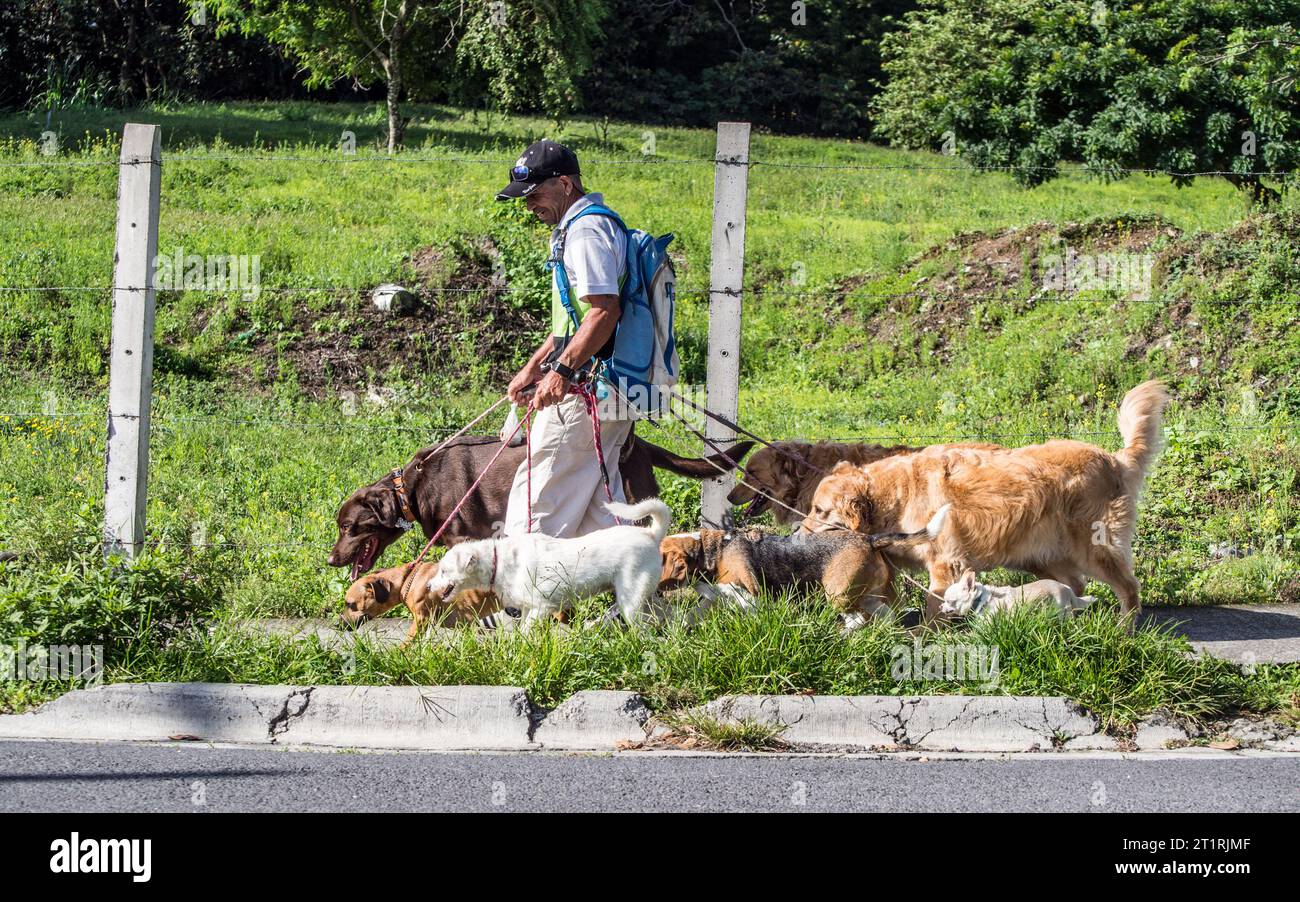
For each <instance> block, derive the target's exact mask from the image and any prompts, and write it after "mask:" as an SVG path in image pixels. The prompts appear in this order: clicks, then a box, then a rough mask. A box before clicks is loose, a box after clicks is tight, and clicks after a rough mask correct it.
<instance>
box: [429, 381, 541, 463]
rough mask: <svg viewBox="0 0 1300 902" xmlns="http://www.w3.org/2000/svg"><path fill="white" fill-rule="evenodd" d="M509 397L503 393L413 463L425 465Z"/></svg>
mask: <svg viewBox="0 0 1300 902" xmlns="http://www.w3.org/2000/svg"><path fill="white" fill-rule="evenodd" d="M509 399H510V396H509V395H508V394H507V395H502V396H501V397H500V398H497V400H496V403H494V404H493V405H492V406H491V407H489V408H488V409H487V410H485V411H483V412H482V413H480V414H479V415H478V416H476V417H475V418H474V419H472V420H470V421H469V422H468V423H466V424H465V425H464V426H462V427H461V428H460V429H458V430H457V431H456V432H454V433H452V434H451V435H449V436H447V438H445V439H443V440H442V443H441V444H439V445H438V447H436V448H434V449H433V450H432V451H430V452H429V453H428V454H425V455H423V456H422V457H417V458H416V459H415V460H413V461H412V463H413V464H415V465H416V466H423V465H424V464H425V463H426V462H427V461H428V460H429V458H431V457H433V455H435V454H437V453H438V452H439V451H441V450H443V449H444V448H446V447H447V446H448V445H450V444H451V443H452V442H454V441H455V440H456V439H458V438H460V437H461V436H462V435H464V434H465V433H466V432H469V430H470V429H472V428H473V427H474V426H475V425H476V424H478V423H479V422H481V421H482V419H483V418H484V417H486V416H487V415H488V414H490V413H491V412H492V411H494V410H496V409H497V408H498V407H500V406H501V405H502V404H503V403H505V402H506V401H508V400H509ZM516 431H518V430H516Z"/></svg>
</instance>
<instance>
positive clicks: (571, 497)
mask: <svg viewBox="0 0 1300 902" xmlns="http://www.w3.org/2000/svg"><path fill="white" fill-rule="evenodd" d="M517 198H523V199H524V203H525V204H527V206H528V210H529V212H531V213H533V214H534V215H536V216H537V218H538V219H540V220H541V221H542V222H544V223H546V224H547V225H549V226H552V227H553V228H554V232H553V233H552V235H551V260H552V261H553V263H554V271H553V276H552V279H551V334H550V335H549V336H548V337H547V338H546V340H545V341H543V342H542V343H541V346H540V347H538V349H537V351H536V352H534V354H533V356H532V357H531V358H530V359H529V361H528V363H527V364H525V365H524V367H523V369H521V370H520V371H519V373H518V374H517V375H516V376H515V377H514V379H512V380H511V381H510V386H509V388H508V389H507V393H508V394H509V396H510V400H511V401H512V402H514V403H515V404H519V405H522V404H525V403H526V404H528V405H529V406H530V407H531V408H532V410H533V411H534V412H535V415H534V416H533V422H532V431H531V436H530V442H531V445H532V448H531V451H532V467H533V469H532V494H533V497H532V517H533V521H532V531H533V532H540V533H542V534H544V535H548V536H556V537H571V536H580V535H585V534H586V533H588V532H591V531H593V530H596V529H604V528H606V527H609V526H614V525H615V524H616V522H617V521H616V520H615V518H614V517H613V515H612V514H610V513H609V512H608V511H606V510H605V501H606V497H605V485H606V482H605V479H604V478H603V477H602V475H601V472H600V465H599V464H598V463H597V459H596V448H595V439H594V435H593V429H592V422H591V419H590V417H589V416H588V415H587V407H586V402H585V401H584V399H583V398H582V397H581V396H580V395H577V394H572V393H570V388H571V387H572V386H573V385H574V384H575V382H577V381H579V380H581V379H582V377H583V376H584V375H586V373H588V372H590V370H591V369H592V368H593V366H594V365H595V362H596V361H597V360H608V359H609V357H610V355H611V354H612V352H613V349H614V340H615V330H616V328H617V327H618V323H619V317H620V315H621V314H622V309H621V306H620V302H619V294H620V289H621V287H622V285H623V282H624V280H625V279H626V278H627V275H628V263H627V261H628V254H627V241H628V236H627V232H626V230H625V229H624V227H623V224H622V223H621V222H620V221H619V220H618V219H617V218H615V217H613V216H610V215H600V214H597V213H596V211H594V210H593V211H590V214H591V215H581V216H580V215H579V214H581V213H582V212H583V210H584V209H586V208H588V207H592V206H595V205H600V206H601V207H603V203H604V201H603V198H602V197H601V196H600V195H599V194H588V193H587V192H586V191H585V189H584V188H583V187H582V178H581V174H580V172H579V167H578V157H577V156H576V155H575V154H574V152H573V151H571V150H570V149H569V148H567V147H565V146H564V145H562V144H557V143H556V142H554V141H538V142H536V143H535V144H533V145H531V146H530V147H529V148H528V149H527V150H525V151H524V154H523V156H521V157H520V158H519V160H518V162H517V163H516V164H515V166H514V168H512V169H511V170H510V183H509V184H508V185H506V186H505V188H503V189H502V190H501V192H500V193H499V194H497V200H513V199H517ZM607 212H608V211H606V213H607ZM561 267H562V272H561ZM566 290H567V292H568V297H567V301H568V304H567V305H566V304H565V300H566V298H564V297H563V296H562V292H564V291H566ZM530 387H532V388H534V391H533V394H532V397H531V399H529V398H527V397H526V396H525V394H524V393H525V392H526V391H527V390H528V389H529V388H530ZM600 407H601V412H602V416H601V418H600V443H601V450H602V452H603V455H604V459H605V467H606V470H607V474H608V485H609V489H610V491H611V493H612V494H613V497H614V500H615V501H619V502H624V501H626V500H627V499H626V498H625V497H624V495H623V480H622V478H621V476H620V474H619V466H618V461H619V456H620V454H621V452H622V450H623V445H624V444H625V443H626V442H627V440H628V438H629V436H630V435H631V434H632V425H633V421H632V419H630V417H631V416H632V413H631V411H629V410H627V409H625V408H624V406H623V405H620V404H601V405H600ZM528 509H529V504H528V464H527V461H525V462H524V463H522V464H520V466H519V470H518V471H517V472H516V473H515V480H514V484H513V487H512V488H511V491H510V502H509V505H508V507H507V510H506V524H505V534H506V535H517V534H520V533H523V532H527V531H528V528H529V524H528Z"/></svg>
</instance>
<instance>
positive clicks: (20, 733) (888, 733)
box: [0, 683, 1300, 753]
mask: <svg viewBox="0 0 1300 902" xmlns="http://www.w3.org/2000/svg"><path fill="white" fill-rule="evenodd" d="M699 710H700V711H701V712H702V713H704V714H705V715H707V716H708V717H710V718H712V719H714V720H717V721H719V722H728V721H731V722H736V721H740V720H755V721H760V722H763V723H768V724H772V725H776V726H780V727H781V728H782V732H781V734H780V738H781V739H783V740H784V741H786V742H789V743H793V744H796V745H803V746H812V747H829V748H833V749H841V750H846V749H852V750H867V749H900V748H901V749H917V750H926V751H945V752H948V751H951V752H973V753H978V752H1032V751H1044V752H1046V751H1053V750H1058V749H1061V750H1065V751H1086V750H1117V749H1119V748H1120V745H1121V744H1120V743H1119V742H1117V740H1116V739H1115V738H1113V737H1111V736H1107V735H1105V734H1103V733H1102V732H1101V725H1100V723H1099V722H1098V720H1097V718H1096V717H1094V716H1093V715H1091V714H1088V713H1087V712H1085V711H1082V710H1081V709H1079V708H1078V707H1077V706H1076V705H1074V704H1073V703H1071V702H1070V701H1068V700H1067V699H1065V698H1061V697H1029V696H961V695H928V696H888V695H860V696H801V695H775V696H771V695H769V696H762V695H740V696H726V697H723V698H719V699H716V700H714V701H712V702H709V703H708V704H706V705H704V706H702V707H701V708H700V709H699ZM649 718H650V711H649V709H648V708H647V706H646V704H645V701H644V700H643V699H642V698H641V696H639V695H637V694H636V693H634V692H616V691H607V690H595V691H585V692H578V693H575V694H574V695H573V696H571V697H570V698H569V699H567V700H566V701H565V702H564V703H563V704H561V705H560V706H559V707H557V708H555V709H554V710H552V711H542V710H539V709H537V708H535V707H534V706H533V705H532V703H531V702H530V701H529V700H528V697H527V694H526V693H525V692H524V690H523V689H519V688H516V687H510V686H258V685H251V684H244V683H117V684H113V685H109V686H99V687H95V688H92V689H78V690H74V691H72V692H69V693H67V694H66V695H64V696H62V697H60V698H58V699H55V700H54V701H52V702H49V703H48V704H46V705H43V706H41V707H40V708H37V709H35V710H34V711H29V712H27V713H25V714H13V715H4V716H0V739H74V740H136V741H166V740H200V741H205V742H220V743H241V744H255V745H258V744H260V745H287V746H296V745H301V746H326V747H336V748H358V749H365V748H370V749H413V750H428V751H456V750H483V751H501V750H506V751H510V750H536V749H555V750H570V751H613V750H615V749H617V748H620V747H622V746H623V745H624V744H635V743H641V742H643V741H644V740H645V739H646V738H647V728H648V725H649V724H650V723H651V721H650V720H649ZM1249 726H1250V725H1249V723H1246V727H1249ZM1246 727H1241V730H1238V731H1230V732H1241V731H1244V730H1245V729H1246ZM661 730H662V728H659V729H658V730H656V731H655V732H656V733H658V732H660V731H661ZM1241 735H1242V736H1243V745H1258V746H1259V747H1260V748H1264V749H1270V750H1276V751H1285V752H1300V742H1298V741H1297V737H1295V736H1292V737H1291V738H1289V739H1286V738H1283V739H1281V740H1274V741H1264V739H1266V738H1267V737H1265V735H1264V734H1260V736H1259V737H1254V738H1250V737H1247V734H1246V733H1245V732H1241ZM651 738H654V735H653V734H652V735H651ZM1188 738H1189V736H1188V734H1187V733H1186V732H1185V731H1184V730H1183V729H1182V728H1181V727H1180V726H1179V725H1178V724H1177V723H1176V722H1174V721H1173V720H1172V719H1171V718H1167V717H1164V716H1162V715H1155V716H1153V717H1152V718H1149V719H1148V720H1147V721H1145V722H1144V723H1142V724H1140V725H1139V727H1138V730H1137V733H1136V736H1135V737H1134V742H1133V743H1132V745H1133V746H1136V747H1137V748H1138V749H1163V748H1169V747H1171V745H1178V744H1186V742H1187V740H1188ZM1255 739H1259V740H1260V741H1258V742H1256V741H1255Z"/></svg>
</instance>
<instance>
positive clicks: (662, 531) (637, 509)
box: [605, 498, 673, 544]
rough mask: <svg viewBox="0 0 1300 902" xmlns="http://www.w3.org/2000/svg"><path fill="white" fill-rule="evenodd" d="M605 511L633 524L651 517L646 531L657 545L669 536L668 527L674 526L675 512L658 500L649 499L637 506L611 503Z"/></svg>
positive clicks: (606, 506) (638, 503)
mask: <svg viewBox="0 0 1300 902" xmlns="http://www.w3.org/2000/svg"><path fill="white" fill-rule="evenodd" d="M605 509H606V510H607V511H609V512H610V513H611V514H613V515H614V516H615V517H618V518H619V519H620V520H629V521H631V522H633V523H635V522H636V521H637V520H642V519H645V518H646V517H649V518H650V525H649V526H648V527H646V529H647V530H649V532H650V535H652V536H654V540H655V543H656V544H658V543H659V542H662V541H663V540H664V536H666V535H668V527H670V526H672V525H673V512H672V511H671V510H669V508H668V505H666V504H664V503H663V502H662V501H660V500H659V499H658V498H647V499H646V500H644V501H638V502H637V503H636V504H619V503H618V502H617V501H611V502H609V503H608V504H606V505H605Z"/></svg>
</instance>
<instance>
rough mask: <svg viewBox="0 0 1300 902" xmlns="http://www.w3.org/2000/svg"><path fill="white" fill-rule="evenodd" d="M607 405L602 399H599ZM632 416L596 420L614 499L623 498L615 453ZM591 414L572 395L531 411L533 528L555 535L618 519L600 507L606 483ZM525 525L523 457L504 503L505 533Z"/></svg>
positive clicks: (600, 526) (574, 533)
mask: <svg viewBox="0 0 1300 902" xmlns="http://www.w3.org/2000/svg"><path fill="white" fill-rule="evenodd" d="M602 406H606V405H602ZM632 425H633V421H632V420H630V419H625V420H606V419H603V418H602V419H601V421H600V444H601V450H602V452H603V453H604V455H605V468H606V470H607V471H608V472H609V489H610V492H611V493H612V494H613V496H614V500H615V501H618V502H624V501H626V500H627V498H626V497H625V496H624V494H623V477H622V474H621V473H620V472H619V469H618V459H619V456H620V455H621V454H622V452H623V446H624V445H625V444H626V443H627V441H628V437H629V436H630V435H631V434H632ZM591 433H592V429H591V417H589V416H588V415H587V408H586V405H585V404H584V403H583V401H582V398H580V397H579V396H577V395H569V396H568V397H567V398H565V399H564V400H563V401H561V402H560V403H559V404H555V405H553V406H551V407H547V408H545V409H544V410H542V411H540V412H538V413H536V414H534V415H533V428H532V435H531V436H530V437H529V441H530V443H531V444H532V452H533V524H532V525H533V529H532V531H533V532H538V533H541V534H542V535H547V536H554V537H556V538H572V537H574V536H581V535H586V534H587V533H589V532H594V531H595V530H597V529H605V528H607V527H610V526H616V525H618V521H617V520H616V519H615V518H614V515H613V514H611V513H609V512H608V511H607V510H605V503H606V501H607V499H606V497H605V483H604V482H603V481H602V479H601V477H600V465H599V464H598V463H597V462H596V446H595V442H594V440H593V438H592V434H591ZM527 531H528V459H527V458H525V459H524V461H523V463H521V464H520V465H519V469H518V470H516V471H515V481H514V484H513V486H512V487H511V489H510V503H509V505H508V506H507V508H506V523H505V530H504V534H505V535H508V536H514V535H522V534H523V533H525V532H527Z"/></svg>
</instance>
